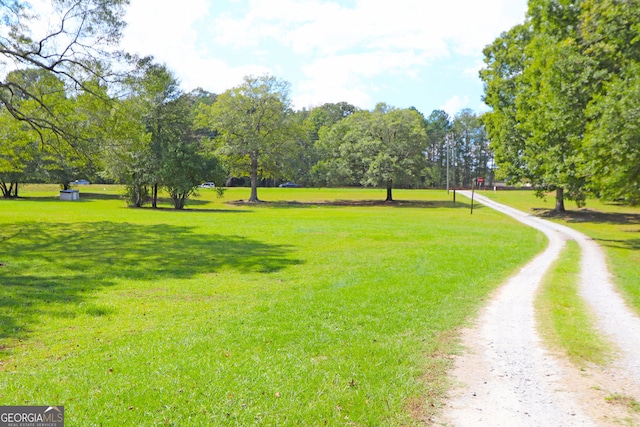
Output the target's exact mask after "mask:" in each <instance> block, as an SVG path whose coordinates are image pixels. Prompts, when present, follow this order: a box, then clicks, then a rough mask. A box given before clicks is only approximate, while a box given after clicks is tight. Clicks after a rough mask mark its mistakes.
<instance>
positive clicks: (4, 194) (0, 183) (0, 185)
mask: <svg viewBox="0 0 640 427" xmlns="http://www.w3.org/2000/svg"><path fill="white" fill-rule="evenodd" d="M0 189H2V197H4V198H5V199H8V198H9V197H10V196H11V194H9V190H8V189H7V183H6V182H4V181H0Z"/></svg>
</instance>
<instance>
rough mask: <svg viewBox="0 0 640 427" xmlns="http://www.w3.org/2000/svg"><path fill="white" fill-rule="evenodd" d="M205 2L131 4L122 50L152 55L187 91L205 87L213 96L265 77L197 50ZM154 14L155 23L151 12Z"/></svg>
mask: <svg viewBox="0 0 640 427" xmlns="http://www.w3.org/2000/svg"><path fill="white" fill-rule="evenodd" d="M208 8H209V3H208V1H206V0H189V7H184V8H181V7H178V8H177V7H175V1H174V0H132V1H131V5H130V7H129V9H128V11H127V21H128V22H129V23H130V24H129V25H128V27H127V28H126V30H125V33H124V40H123V42H122V46H123V48H124V49H125V50H127V51H129V52H132V53H138V54H140V55H143V56H144V55H153V56H154V57H155V58H156V60H158V61H159V62H164V63H166V64H167V65H168V66H169V68H170V69H171V70H173V71H174V72H175V73H176V75H177V76H178V77H179V79H180V80H181V82H182V84H183V86H184V87H185V88H187V89H191V88H195V87H202V88H205V89H207V90H211V91H214V92H218V93H219V92H223V91H224V90H226V89H228V88H230V87H232V86H234V85H237V84H239V83H240V82H241V81H242V78H243V77H244V76H245V75H248V74H264V73H266V72H268V71H269V70H268V69H267V68H266V67H264V66H259V65H255V64H250V63H249V64H245V65H242V66H238V67H232V66H229V65H228V64H227V63H226V62H225V61H224V60H223V59H219V58H215V57H211V56H209V55H208V54H206V53H205V52H204V51H203V50H202V49H199V48H198V43H197V41H198V34H197V32H196V29H195V27H194V24H195V22H196V21H197V20H198V19H200V18H202V16H203V15H205V14H206V13H207V11H208ZM150 10H153V11H154V12H153V19H150V18H149V11H150Z"/></svg>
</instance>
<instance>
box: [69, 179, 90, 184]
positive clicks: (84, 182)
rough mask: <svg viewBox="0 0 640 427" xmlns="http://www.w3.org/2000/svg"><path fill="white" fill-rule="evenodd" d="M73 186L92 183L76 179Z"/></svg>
mask: <svg viewBox="0 0 640 427" xmlns="http://www.w3.org/2000/svg"><path fill="white" fill-rule="evenodd" d="M71 184H74V185H89V184H90V182H89V181H87V180H86V179H76V180H75V181H73V182H72V183H71Z"/></svg>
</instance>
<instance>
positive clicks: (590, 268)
mask: <svg viewBox="0 0 640 427" xmlns="http://www.w3.org/2000/svg"><path fill="white" fill-rule="evenodd" d="M460 193H461V194H462V195H464V196H467V197H471V193H470V192H464V191H463V192H460ZM475 197H476V199H477V200H478V202H480V203H482V204H484V205H486V206H488V207H490V208H492V209H495V210H497V211H500V212H502V213H505V214H507V215H509V216H511V217H513V218H515V219H516V220H518V221H520V222H522V223H524V224H526V225H529V226H531V227H534V228H536V229H538V230H540V231H542V232H543V233H544V234H545V235H546V236H547V238H548V239H549V245H548V246H547V248H546V249H545V250H544V251H543V252H542V253H541V254H539V255H538V256H536V257H535V258H534V259H533V260H532V261H531V262H529V263H528V264H527V265H526V266H525V267H523V268H522V269H521V270H520V271H519V272H518V273H517V274H516V275H515V276H514V277H512V278H511V279H509V280H508V281H507V282H506V283H505V284H504V285H503V286H501V287H500V289H499V290H498V291H497V293H496V295H495V296H494V298H492V300H491V302H490V303H489V304H488V305H487V306H486V307H485V309H484V310H483V312H482V313H481V315H480V317H479V318H478V319H477V323H476V326H474V327H472V328H470V329H467V330H466V331H465V332H464V333H463V335H462V342H463V345H465V347H466V348H467V351H466V352H465V354H463V355H461V356H460V357H457V358H456V367H455V369H454V371H453V372H452V375H453V376H454V377H455V378H456V379H457V381H458V383H459V384H461V387H459V388H458V389H457V390H456V392H455V393H456V394H455V395H454V396H452V399H451V400H450V401H449V402H448V403H447V405H446V407H445V408H444V410H443V413H442V415H441V417H440V419H439V421H438V422H439V423H440V424H442V425H455V426H481V425H486V426H541V425H554V426H591V425H597V424H596V422H595V421H594V419H597V420H598V421H601V420H602V417H600V416H599V415H600V414H597V413H596V414H595V415H594V411H593V408H590V407H589V406H592V405H590V404H587V405H586V406H587V407H585V406H582V407H581V403H582V404H583V405H584V402H585V401H587V400H585V398H584V396H582V395H581V394H579V393H577V392H576V391H580V393H582V390H580V388H581V387H571V386H568V384H569V383H568V381H567V380H566V376H565V373H566V369H567V364H566V363H563V362H562V361H558V360H557V359H555V358H554V357H553V356H552V355H551V354H550V353H549V352H548V351H547V350H546V349H545V348H544V347H543V345H542V342H541V340H540V337H539V336H538V333H537V331H536V323H535V313H534V306H533V304H534V299H535V294H536V291H537V288H538V285H539V284H540V282H541V281H542V278H543V277H544V275H545V273H546V272H547V270H548V269H549V267H550V266H551V265H552V264H553V262H554V261H555V260H556V259H557V258H558V256H559V254H560V252H561V250H562V248H563V247H564V245H565V242H566V241H567V240H576V241H577V242H578V244H579V245H580V248H581V251H582V261H581V277H580V293H581V296H582V297H583V298H584V299H585V300H586V301H587V302H588V304H589V305H590V306H591V307H592V309H593V311H594V313H595V314H596V316H597V325H598V326H599V327H600V329H601V330H602V331H603V332H604V333H605V334H606V335H607V336H608V337H609V339H610V340H611V341H612V342H614V343H615V344H616V345H617V346H618V347H619V349H620V352H619V357H618V359H617V360H616V361H615V362H614V365H615V366H614V367H613V369H614V370H616V373H617V375H621V374H622V375H625V376H628V377H629V379H631V381H632V382H634V383H635V384H636V385H639V386H640V319H639V318H638V317H637V316H635V315H634V314H633V313H632V312H631V311H630V310H629V309H628V307H627V306H626V304H625V303H624V301H623V300H622V298H621V297H620V295H619V294H618V293H617V292H616V291H615V288H614V286H613V284H612V282H611V279H610V276H609V273H608V271H607V267H606V262H605V257H604V254H603V253H602V251H601V249H600V247H599V246H598V245H597V244H596V243H595V242H594V241H593V240H591V239H590V238H588V237H587V236H585V235H583V234H582V233H579V232H577V231H575V230H573V229H571V228H569V227H566V226H563V225H560V224H556V223H553V222H550V221H546V220H544V219H541V218H537V217H535V216H533V215H528V214H526V213H524V212H521V211H519V210H517V209H513V208H511V207H508V206H505V205H502V204H499V203H496V202H493V201H492V200H490V199H488V198H486V197H484V196H480V195H476V196H475ZM563 369H564V370H563ZM570 369H571V368H570ZM572 375H573V377H574V378H576V377H579V375H576V374H575V372H573V373H572ZM578 381H581V380H580V379H578ZM572 385H573V384H572ZM581 385H582V386H584V384H581ZM574 389H577V390H574ZM582 389H584V387H582ZM592 401H593V399H592ZM605 418H606V417H605Z"/></svg>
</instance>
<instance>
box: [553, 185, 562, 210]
mask: <svg viewBox="0 0 640 427" xmlns="http://www.w3.org/2000/svg"><path fill="white" fill-rule="evenodd" d="M553 211H554V212H565V209H564V188H556V207H555V209H554V210H553Z"/></svg>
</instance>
